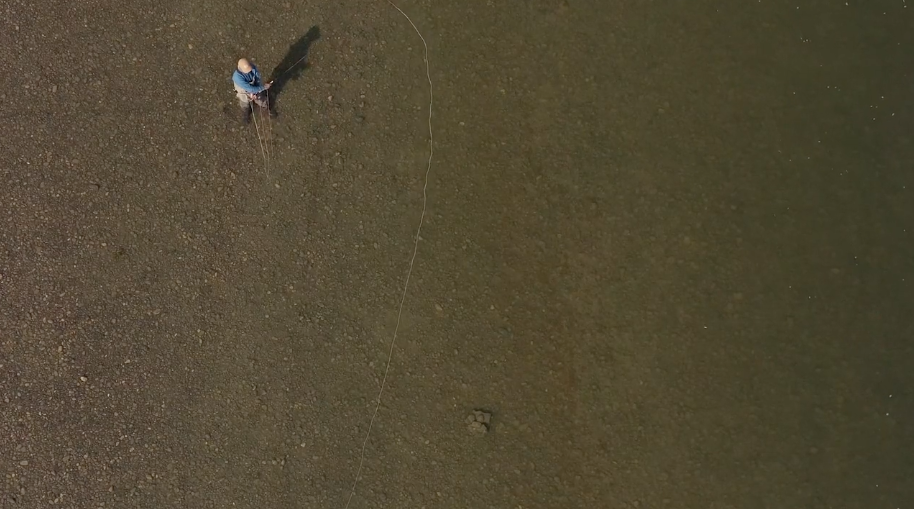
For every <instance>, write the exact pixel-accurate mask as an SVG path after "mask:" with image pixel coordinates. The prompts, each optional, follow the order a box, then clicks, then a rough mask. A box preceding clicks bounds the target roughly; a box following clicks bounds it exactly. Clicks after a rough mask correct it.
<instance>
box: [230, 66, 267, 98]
mask: <svg viewBox="0 0 914 509" xmlns="http://www.w3.org/2000/svg"><path fill="white" fill-rule="evenodd" d="M232 82H234V83H235V86H236V87H238V88H240V89H241V90H244V91H245V92H247V93H249V94H259V93H261V92H263V91H264V90H266V88H264V86H263V80H261V79H260V71H258V70H257V66H256V65H254V64H251V72H248V73H243V72H241V71H239V70H238V69H235V73H234V74H232Z"/></svg>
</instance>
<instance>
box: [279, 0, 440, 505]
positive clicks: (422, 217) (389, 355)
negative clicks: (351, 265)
mask: <svg viewBox="0 0 914 509" xmlns="http://www.w3.org/2000/svg"><path fill="white" fill-rule="evenodd" d="M387 3H389V4H390V5H391V6H392V7H393V8H394V9H396V10H397V11H399V12H400V14H402V15H403V17H404V18H406V21H408V22H409V24H410V25H412V27H413V30H415V31H416V35H418V36H419V39H421V40H422V46H423V47H424V48H425V57H424V60H425V77H426V78H427V79H428V96H429V97H428V165H427V166H426V168H425V182H424V184H423V185H422V214H421V215H420V216H419V226H418V228H416V236H415V239H414V242H413V254H412V257H411V258H410V260H409V270H407V272H406V281H405V283H404V284H403V293H402V295H401V296H400V305H399V307H398V308H397V324H396V326H394V334H393V338H392V339H391V341H390V350H389V352H388V353H387V365H386V367H385V368H384V377H383V378H382V379H381V388H380V390H378V399H377V403H376V404H375V407H374V412H373V413H372V414H371V420H370V421H369V422H368V431H367V432H366V433H365V440H364V441H363V442H362V451H361V453H360V454H359V468H358V470H356V473H355V480H353V482H352V489H351V490H350V491H349V498H348V499H347V500H346V509H349V504H350V503H351V502H352V497H353V496H354V495H355V488H356V486H357V485H358V483H359V477H360V476H361V474H362V467H363V466H364V465H365V449H366V448H367V447H368V438H369V437H370V436H371V429H372V428H373V427H374V421H375V419H376V418H377V416H378V410H380V408H381V396H382V395H383V394H384V387H385V386H386V385H387V375H388V373H390V363H391V361H392V360H393V356H394V346H395V345H396V343H397V333H398V332H399V331H400V319H401V318H402V316H403V304H404V303H405V302H406V293H407V291H408V290H409V280H410V277H412V274H413V265H414V264H415V262H416V254H417V253H418V252H419V235H420V234H421V233H422V223H423V222H424V221H425V211H426V208H427V205H428V176H429V173H431V170H432V156H433V155H434V153H435V141H434V137H433V134H432V104H433V102H434V93H433V87H432V73H431V69H430V67H429V61H428V43H426V42H425V37H422V33H421V32H419V29H418V28H417V27H416V24H415V23H413V20H412V19H410V18H409V16H407V14H406V13H405V12H403V10H402V9H400V8H399V7H397V5H396V4H394V3H393V2H391V1H390V0H387ZM296 64H297V63H296ZM292 67H295V66H294V65H293V66H292ZM290 69H291V68H290Z"/></svg>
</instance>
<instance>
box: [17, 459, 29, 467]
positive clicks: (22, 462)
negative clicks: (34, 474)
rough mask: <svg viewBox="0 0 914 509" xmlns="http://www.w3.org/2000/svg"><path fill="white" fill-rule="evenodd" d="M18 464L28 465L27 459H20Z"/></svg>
mask: <svg viewBox="0 0 914 509" xmlns="http://www.w3.org/2000/svg"><path fill="white" fill-rule="evenodd" d="M19 464H20V465H22V466H24V467H27V466H29V460H22V461H20V462H19Z"/></svg>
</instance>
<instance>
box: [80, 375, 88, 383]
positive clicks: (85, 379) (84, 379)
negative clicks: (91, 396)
mask: <svg viewBox="0 0 914 509" xmlns="http://www.w3.org/2000/svg"><path fill="white" fill-rule="evenodd" d="M88 380H89V379H88V378H86V377H84V376H81V377H79V381H80V382H86V381H88Z"/></svg>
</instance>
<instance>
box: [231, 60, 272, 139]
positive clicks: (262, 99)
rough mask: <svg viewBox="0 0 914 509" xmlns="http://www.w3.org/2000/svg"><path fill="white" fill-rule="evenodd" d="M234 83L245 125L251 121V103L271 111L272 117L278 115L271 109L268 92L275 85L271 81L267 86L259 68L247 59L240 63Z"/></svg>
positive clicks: (233, 79) (233, 76)
mask: <svg viewBox="0 0 914 509" xmlns="http://www.w3.org/2000/svg"><path fill="white" fill-rule="evenodd" d="M232 82H233V83H234V84H235V93H236V94H237V96H238V104H239V106H241V108H242V109H243V110H244V112H243V116H242V120H243V121H244V123H245V124H247V123H249V122H250V121H251V103H254V104H255V105H257V106H259V107H261V108H266V109H268V110H270V115H271V116H275V115H276V114H275V113H274V112H273V110H272V109H270V107H269V99H268V98H267V90H269V88H270V86H271V85H272V84H273V82H272V81H271V82H270V83H267V84H266V85H264V84H263V79H262V78H261V77H260V71H258V70H257V66H256V65H254V64H252V63H251V62H249V61H248V60H247V59H246V58H242V59H241V60H239V61H238V67H237V68H236V69H235V73H234V74H232Z"/></svg>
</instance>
